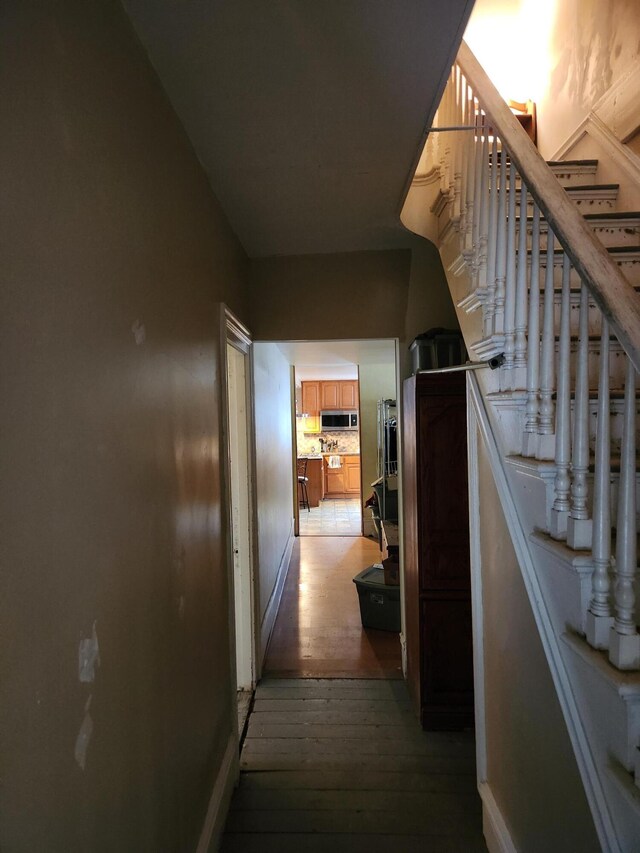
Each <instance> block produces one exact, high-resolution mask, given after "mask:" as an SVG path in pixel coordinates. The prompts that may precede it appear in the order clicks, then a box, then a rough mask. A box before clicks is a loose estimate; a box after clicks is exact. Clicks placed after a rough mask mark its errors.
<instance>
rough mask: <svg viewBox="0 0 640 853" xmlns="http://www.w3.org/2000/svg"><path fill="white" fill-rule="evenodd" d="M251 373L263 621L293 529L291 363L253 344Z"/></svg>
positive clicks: (273, 346) (268, 346)
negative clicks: (252, 378)
mask: <svg viewBox="0 0 640 853" xmlns="http://www.w3.org/2000/svg"><path fill="white" fill-rule="evenodd" d="M253 377H254V406H255V424H256V491H257V505H258V543H259V544H258V549H259V563H260V577H259V583H258V586H259V616H260V623H261V625H262V624H263V623H264V620H265V617H266V616H267V608H268V606H269V602H270V600H271V597H272V594H273V590H274V586H275V583H276V580H277V577H278V571H279V569H280V566H281V563H282V558H283V556H284V554H285V552H286V550H287V545H288V544H289V538H290V537H291V536H292V535H293V461H292V453H293V450H292V446H293V445H292V442H293V436H292V430H291V409H292V406H293V399H292V394H291V368H290V367H289V364H288V362H287V360H286V359H285V357H284V356H283V355H282V353H281V351H280V350H279V348H278V346H277V345H276V344H271V343H256V344H254V348H253ZM271 615H273V614H271ZM264 651H265V649H264V648H263V649H262V652H263V653H264Z"/></svg>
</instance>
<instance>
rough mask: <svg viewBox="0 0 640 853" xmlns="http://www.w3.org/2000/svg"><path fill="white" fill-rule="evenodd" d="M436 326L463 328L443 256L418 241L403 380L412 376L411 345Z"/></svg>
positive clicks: (403, 343) (404, 344)
mask: <svg viewBox="0 0 640 853" xmlns="http://www.w3.org/2000/svg"><path fill="white" fill-rule="evenodd" d="M436 326H441V327H442V328H445V329H458V328H459V325H458V319H457V317H456V310H455V307H454V304H453V300H452V299H451V293H450V292H449V287H448V285H447V279H446V277H445V274H444V270H443V268H442V261H441V260H440V253H439V252H438V249H437V248H436V247H435V246H434V244H433V243H431V242H429V241H428V240H423V239H421V238H419V237H416V238H415V243H414V246H413V248H412V250H411V273H410V277H409V293H408V295H407V314H406V318H405V327H404V335H403V340H402V341H401V345H400V347H401V348H400V353H401V356H402V358H401V363H400V371H401V375H402V376H403V378H406V377H407V376H411V373H412V370H411V354H410V352H409V346H410V344H411V342H412V341H413V339H414V338H415V337H416V335H419V334H421V333H422V332H426V331H427V330H428V329H432V328H434V327H436Z"/></svg>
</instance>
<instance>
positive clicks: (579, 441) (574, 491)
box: [567, 284, 591, 549]
mask: <svg viewBox="0 0 640 853" xmlns="http://www.w3.org/2000/svg"><path fill="white" fill-rule="evenodd" d="M579 322H580V332H579V335H580V336H579V340H578V349H577V353H576V359H577V364H576V394H575V402H574V408H573V448H572V458H571V475H572V484H571V511H570V512H569V518H568V520H567V545H568V546H569V547H570V548H576V549H580V548H590V547H591V519H590V518H589V511H588V509H587V498H588V494H589V487H588V485H587V474H588V473H589V294H588V292H587V288H586V286H585V285H584V284H582V286H581V288H580V321H579Z"/></svg>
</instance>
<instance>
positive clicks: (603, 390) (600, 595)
mask: <svg viewBox="0 0 640 853" xmlns="http://www.w3.org/2000/svg"><path fill="white" fill-rule="evenodd" d="M609 419H610V412H609V324H608V322H607V319H606V317H604V316H603V317H602V331H601V333H600V359H599V372H598V415H597V422H596V459H595V477H594V481H593V545H592V549H593V575H592V578H591V584H592V595H591V602H590V604H589V610H588V611H587V620H586V630H587V641H588V642H589V644H590V645H592V646H593V647H594V648H596V649H608V648H609V633H610V631H611V626H612V625H613V617H612V615H611V605H610V602H609V597H610V594H611V589H610V586H611V584H610V581H609V570H610V567H611V505H610V504H611V486H610V479H611V436H610V433H611V430H610V426H609Z"/></svg>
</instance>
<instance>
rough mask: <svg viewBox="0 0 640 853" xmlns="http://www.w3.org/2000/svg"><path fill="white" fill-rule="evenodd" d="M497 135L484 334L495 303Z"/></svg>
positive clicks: (489, 326)
mask: <svg viewBox="0 0 640 853" xmlns="http://www.w3.org/2000/svg"><path fill="white" fill-rule="evenodd" d="M499 168H500V167H499V165H498V137H497V136H496V135H495V131H493V144H492V146H491V188H490V190H489V227H488V236H487V295H486V300H485V303H484V334H485V337H489V336H490V335H491V334H492V332H493V315H494V313H495V303H496V237H497V234H498V171H499Z"/></svg>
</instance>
